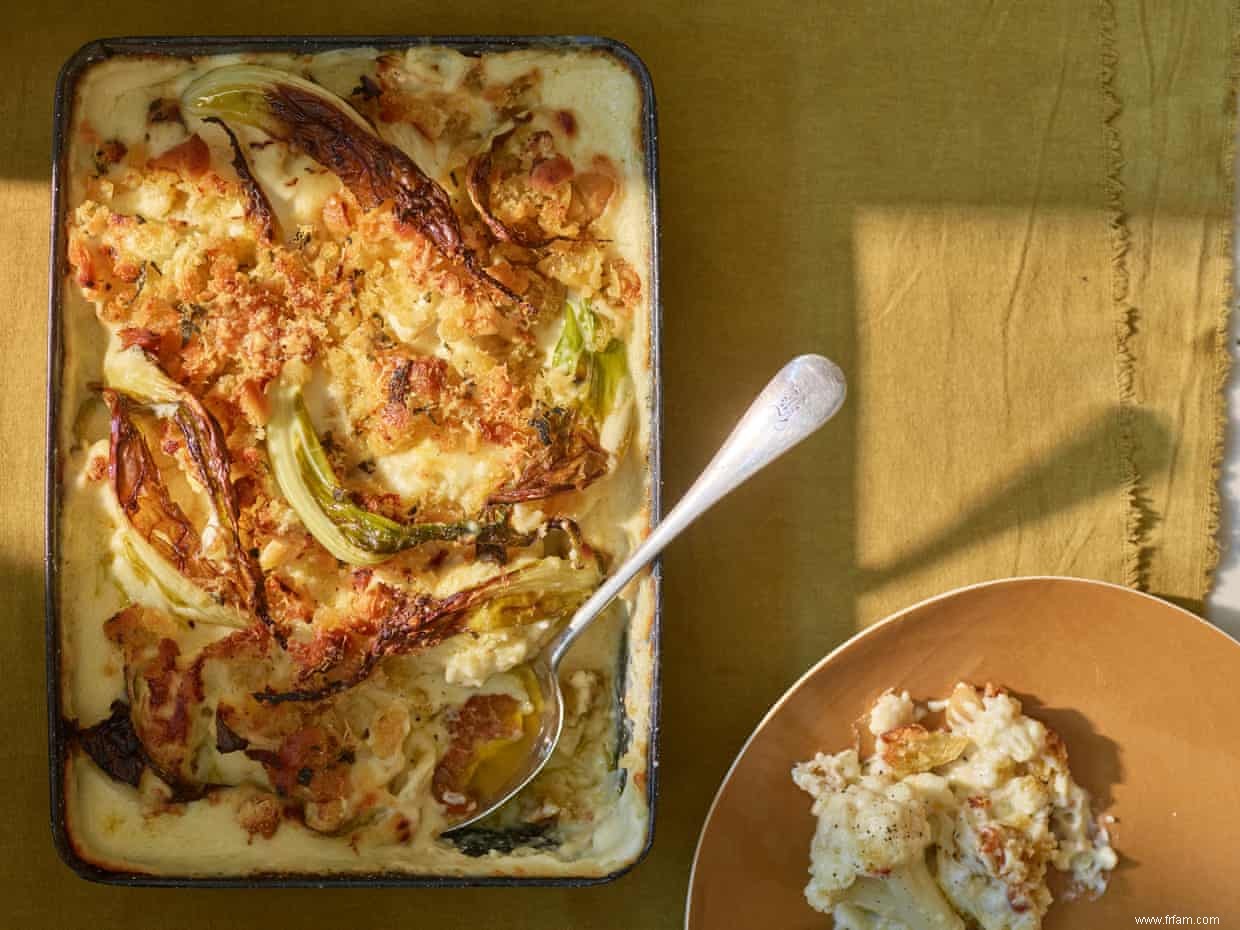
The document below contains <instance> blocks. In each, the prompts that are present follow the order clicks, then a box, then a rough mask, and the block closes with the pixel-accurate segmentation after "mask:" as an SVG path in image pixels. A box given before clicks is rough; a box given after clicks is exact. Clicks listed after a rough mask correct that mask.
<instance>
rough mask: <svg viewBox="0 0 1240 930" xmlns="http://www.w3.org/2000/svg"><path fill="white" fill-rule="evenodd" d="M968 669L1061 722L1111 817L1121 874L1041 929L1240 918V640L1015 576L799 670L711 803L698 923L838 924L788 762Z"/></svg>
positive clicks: (1092, 587)
mask: <svg viewBox="0 0 1240 930" xmlns="http://www.w3.org/2000/svg"><path fill="white" fill-rule="evenodd" d="M961 679H963V680H965V681H971V682H974V683H976V684H984V683H985V682H987V681H991V682H995V683H997V684H1000V683H1001V684H1004V685H1007V686H1008V687H1009V688H1010V689H1011V690H1012V691H1014V692H1015V693H1016V694H1017V695H1018V696H1019V697H1020V698H1021V700H1022V701H1023V702H1024V705H1025V712H1026V713H1028V714H1030V715H1031V716H1034V717H1036V718H1038V719H1039V720H1042V721H1043V722H1045V723H1046V724H1048V725H1049V726H1051V727H1053V728H1054V729H1056V730H1058V731H1059V733H1060V735H1061V736H1062V737H1063V738H1064V740H1065V741H1066V742H1067V744H1068V754H1069V760H1070V763H1071V766H1072V773H1073V775H1074V776H1075V777H1076V779H1077V780H1078V781H1079V782H1081V784H1083V785H1084V786H1085V787H1086V788H1088V789H1089V791H1090V792H1091V794H1092V795H1093V797H1094V801H1095V808H1096V809H1098V810H1100V811H1101V812H1105V813H1109V814H1112V815H1114V816H1115V818H1116V820H1117V823H1116V824H1115V825H1114V826H1113V827H1112V828H1111V836H1112V841H1113V843H1114V844H1115V847H1116V849H1117V850H1118V851H1119V853H1120V857H1121V861H1120V866H1119V868H1118V869H1117V870H1116V872H1115V874H1114V876H1113V878H1112V880H1111V887H1110V889H1109V890H1108V891H1107V893H1106V894H1105V895H1103V896H1102V897H1101V898H1099V899H1098V900H1096V901H1084V900H1081V901H1062V900H1060V901H1056V903H1055V904H1054V905H1053V906H1052V907H1051V911H1050V913H1049V914H1048V915H1047V919H1046V922H1045V924H1044V926H1045V927H1046V928H1047V930H1056V928H1057V930H1068V928H1103V927H1107V928H1110V927H1125V926H1127V927H1131V926H1134V925H1135V923H1134V918H1136V917H1140V916H1162V917H1166V916H1167V915H1176V916H1180V917H1193V918H1196V917H1217V918H1219V922H1218V923H1217V924H1216V925H1217V926H1223V927H1229V926H1235V927H1240V881H1238V880H1237V876H1238V875H1240V644H1237V643H1236V642H1235V641H1234V640H1232V639H1230V638H1229V637H1227V636H1226V635H1225V634H1223V633H1222V632H1220V631H1219V630H1217V629H1215V628H1214V627H1212V626H1210V625H1209V624H1207V623H1205V622H1204V621H1202V620H1200V619H1198V618H1197V617H1195V616H1194V615H1192V614H1190V613H1188V612H1187V611H1184V610H1181V609H1180V608H1178V607H1173V606H1172V605H1170V604H1167V603H1166V602H1164V601H1160V600H1158V599H1157V598H1154V597H1150V596H1149V595H1145V594H1140V593H1137V592H1135V591H1131V590H1129V589H1127V588H1122V587H1118V586H1115V585H1110V584H1104V583H1102V582H1096V581H1084V580H1080V579H1075V578H1015V579H1008V580H1004V581H995V582H990V583H987V584H981V585H976V586H974V587H969V588H962V589H960V590H958V591H952V592H950V593H948V594H944V595H942V596H940V597H937V598H934V599H933V600H929V601H926V602H924V603H921V604H918V605H917V606H915V607H911V608H909V609H908V610H905V611H903V612H901V613H898V614H896V615H894V616H892V617H890V618H888V619H887V620H885V621H883V622H882V623H879V624H877V625H875V626H873V627H871V628H870V629H868V630H866V631H865V632H864V633H862V634H860V635H858V636H856V637H854V638H853V639H852V640H850V641H849V642H847V643H845V644H844V645H843V646H841V647H840V648H839V649H837V650H836V651H835V652H833V653H831V654H830V655H829V656H827V657H826V658H825V659H823V660H822V661H821V662H820V663H818V665H816V666H815V667H814V668H813V669H811V670H810V671H809V672H808V673H807V674H806V675H805V677H803V678H802V679H801V680H800V681H798V682H797V683H796V684H795V685H793V686H792V688H791V689H790V690H789V691H788V693H787V694H785V695H784V696H783V698H781V699H780V700H779V702H778V703H777V704H776V705H775V707H774V708H773V709H772V710H771V712H770V713H769V714H768V715H767V717H766V719H764V720H763V721H762V722H761V723H760V724H759V725H758V728H757V730H755V731H754V734H753V736H751V737H750V738H749V742H747V743H746V744H745V747H744V748H743V749H742V750H741V753H740V755H739V756H738V757H737V759H736V762H735V763H734V764H733V766H732V769H731V771H730V772H729V773H728V775H727V777H726V778H725V779H724V782H723V785H722V787H721V788H720V789H719V794H718V795H717V796H716V797H715V802H714V804H713V805H712V807H711V810H710V813H709V814H708V815H707V818H706V825H705V827H704V828H703V830H702V836H701V839H700V840H699V842H698V849H697V855H696V857H695V859H694V864H693V874H692V876H691V878H690V882H689V902H688V911H687V914H686V919H685V924H686V927H687V928H688V930H747V928H756V930H799V928H804V930H810V928H814V930H823V928H825V927H829V926H830V925H831V920H830V918H828V917H826V916H824V915H822V914H819V913H817V912H815V911H813V910H811V909H810V907H809V905H808V904H806V903H805V898H804V895H803V889H804V887H805V883H806V881H807V880H808V878H809V875H808V869H809V845H810V838H811V837H812V836H813V832H814V819H813V817H812V816H811V815H810V798H809V797H808V796H807V795H805V794H804V793H802V792H801V791H800V790H799V789H798V788H796V786H794V785H793V784H792V779H791V778H790V776H789V773H790V770H791V769H792V765H793V763H795V762H799V761H801V760H803V759H808V758H810V757H811V756H813V754H814V753H815V752H818V751H827V752H835V751H837V750H839V749H842V748H844V747H846V746H848V745H849V744H850V742H851V740H852V732H851V725H852V723H853V721H855V720H856V719H857V718H858V717H860V716H862V715H863V714H864V713H866V712H867V711H868V709H869V707H870V705H871V704H872V703H873V701H874V699H875V698H876V697H877V696H878V695H879V694H880V693H881V692H882V691H884V690H885V689H887V688H897V689H907V690H908V691H909V692H910V693H911V694H912V696H913V697H914V698H917V699H926V698H931V697H942V696H944V695H946V694H947V693H948V691H949V690H950V688H951V686H952V685H953V684H954V683H955V682H956V681H957V680H961ZM1054 888H1055V886H1054V884H1052V890H1054ZM1172 925H1174V923H1173V924H1172Z"/></svg>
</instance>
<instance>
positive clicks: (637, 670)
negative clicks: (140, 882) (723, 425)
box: [54, 44, 657, 878]
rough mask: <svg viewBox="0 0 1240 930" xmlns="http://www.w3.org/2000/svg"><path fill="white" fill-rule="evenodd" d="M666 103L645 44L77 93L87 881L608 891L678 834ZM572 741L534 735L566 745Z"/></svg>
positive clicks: (156, 76)
mask: <svg viewBox="0 0 1240 930" xmlns="http://www.w3.org/2000/svg"><path fill="white" fill-rule="evenodd" d="M649 106H650V100H649V99H648V95H647V85H646V84H645V83H644V82H643V81H642V80H641V79H640V75H639V74H638V73H635V71H634V66H633V63H632V62H631V61H629V60H628V59H626V58H623V57H622V56H619V55H617V54H616V53H615V52H614V50H612V49H610V47H607V46H602V47H590V46H589V45H588V44H587V45H578V46H571V45H564V46H562V47H560V46H554V45H544V46H541V47H540V46H534V47H529V48H514V49H510V50H502V49H496V50H494V51H475V52H473V53H471V54H462V53H461V52H460V51H458V50H455V49H453V48H449V47H439V46H435V45H426V46H418V47H412V48H402V49H390V48H389V49H382V50H379V49H373V48H354V49H337V50H331V51H321V52H318V53H315V54H291V53H278V52H263V53H250V54H227V55H225V54H220V55H201V54H200V55H187V56H185V57H176V56H171V55H169V56H160V55H139V54H129V55H126V54H119V55H112V56H111V57H108V58H107V59H106V60H102V61H98V62H94V63H91V64H89V65H88V66H86V67H85V68H84V69H83V70H82V71H81V73H79V74H78V75H77V77H76V83H75V93H74V96H73V100H72V112H71V118H70V121H69V123H68V135H67V137H66V138H65V140H64V142H65V145H66V151H65V153H64V155H63V158H64V161H63V162H62V166H61V171H62V176H61V178H60V183H61V185H62V196H63V197H65V201H64V210H63V217H62V222H63V230H62V233H63V236H64V239H63V242H64V245H65V248H66V256H67V262H66V265H67V267H65V268H64V269H63V272H64V274H65V280H64V283H63V286H62V288H61V292H62V300H61V306H60V314H61V320H60V326H61V332H62V339H63V347H62V352H61V358H62V366H61V371H60V373H59V374H58V375H55V376H54V377H55V381H54V383H55V384H56V385H57V386H58V390H59V397H58V403H57V409H58V411H59V419H58V421H57V422H56V423H55V424H54V429H55V433H54V438H55V442H56V445H57V449H58V453H59V461H58V466H57V467H58V472H57V473H58V475H59V480H60V484H59V488H58V501H59V511H58V514H57V517H58V523H57V527H58V543H59V558H58V560H57V562H56V564H55V566H54V569H55V571H56V573H57V574H56V580H55V596H56V599H57V604H58V611H57V627H56V637H57V638H56V647H57V648H58V659H59V662H58V666H57V667H58V668H59V672H60V681H59V689H60V691H59V703H60V714H59V718H58V719H57V720H56V721H54V725H56V726H58V727H59V728H60V731H61V732H60V734H59V735H60V737H61V738H63V741H64V748H63V758H62V760H61V764H62V767H63V770H62V771H61V773H60V775H61V778H62V782H61V784H60V785H59V786H58V787H59V789H60V790H61V791H62V792H63V798H62V803H63V808H62V814H63V821H64V826H63V829H64V834H65V836H64V839H65V841H66V844H67V846H68V847H69V849H70V851H71V852H70V854H71V856H73V857H75V858H76V859H77V860H78V862H79V863H81V864H84V865H87V866H89V867H90V868H92V869H94V870H96V872H95V877H100V876H103V877H106V875H108V874H125V875H129V876H136V877H141V876H174V877H175V876H186V877H215V878H227V877H245V876H252V875H257V874H260V873H261V874H276V875H286V876H288V875H292V876H296V875H307V876H331V875H340V874H366V875H372V874H387V875H398V876H399V875H405V876H441V877H442V876H448V877H453V876H455V877H471V876H493V877H494V876H500V877H503V876H507V877H514V876H518V877H533V878H538V877H544V878H556V877H571V878H597V877H602V876H606V875H608V874H611V873H614V872H616V871H617V870H619V869H622V868H623V867H624V866H626V865H628V864H631V863H632V862H633V861H635V860H636V858H638V857H639V856H640V854H641V852H642V850H643V849H644V848H645V846H646V845H647V842H648V836H649V832H650V822H649V820H650V813H649V812H650V798H649V788H650V785H649V780H648V773H649V766H650V759H649V749H650V743H651V703H652V696H653V688H652V684H651V680H652V675H653V669H652V663H653V655H652V641H651V632H652V624H653V617H654V608H655V593H656V592H655V587H654V582H653V579H651V578H650V577H646V578H644V579H643V580H641V581H640V582H638V583H635V584H634V585H633V586H632V587H631V588H630V589H629V593H628V594H627V596H626V597H624V598H623V599H622V601H621V602H619V603H618V604H617V605H615V606H614V607H613V608H612V613H613V615H612V616H611V617H610V619H609V620H608V621H607V622H605V623H601V624H599V627H598V629H592V630H591V632H590V635H589V636H588V637H587V638H586V640H584V641H583V642H582V643H581V644H580V645H579V646H578V647H577V648H576V649H575V650H574V652H573V653H572V655H571V656H570V657H569V659H568V661H567V663H566V666H565V667H564V669H563V671H562V679H563V684H564V685H565V689H566V694H567V697H568V700H567V708H566V731H565V735H564V738H563V740H562V742H561V745H560V748H559V749H558V750H557V754H556V756H555V757H554V758H553V759H552V761H551V763H550V765H549V766H548V767H547V769H546V770H545V771H544V772H543V774H541V775H540V776H539V778H538V779H537V780H536V781H535V782H534V783H533V784H531V785H530V786H529V787H528V788H527V789H526V790H525V791H524V792H523V793H522V794H521V795H520V796H519V797H518V798H517V799H516V800H515V801H514V802H512V803H510V804H509V805H507V806H506V807H505V808H504V809H502V810H501V811H500V812H499V813H497V814H496V815H494V816H493V817H492V818H490V819H489V820H487V821H483V822H482V823H481V824H480V825H477V826H472V827H470V828H468V829H465V830H462V831H456V832H451V827H452V825H453V823H454V822H455V821H458V820H461V819H463V818H465V817H467V816H468V815H469V814H470V812H471V811H472V810H473V809H474V807H475V805H476V800H475V793H480V794H484V793H485V792H487V791H489V790H492V788H491V786H492V785H493V784H495V783H497V782H498V783H502V780H503V778H504V777H505V772H506V771H507V770H508V769H510V768H511V767H512V766H513V765H516V764H519V763H520V761H521V760H522V759H523V754H524V753H526V752H528V746H527V745H526V744H527V742H528V738H529V735H530V729H531V727H532V726H534V725H536V719H537V714H538V709H539V704H540V701H541V696H540V695H539V693H538V689H537V687H535V686H534V683H533V679H532V676H531V675H530V674H529V673H528V672H526V671H525V669H524V668H523V663H525V662H526V661H527V660H528V659H530V658H531V657H532V656H533V655H534V654H535V653H536V652H537V650H538V649H539V648H540V647H541V645H542V644H543V643H544V642H546V641H547V640H548V639H549V638H550V637H551V636H552V635H553V634H554V633H555V631H556V630H557V629H558V628H559V626H560V624H561V623H562V622H563V621H564V620H566V618H567V617H568V616H569V615H570V614H571V613H572V612H573V610H575V609H576V607H577V606H578V605H579V604H580V603H581V602H582V601H583V600H585V598H586V597H587V596H588V595H589V594H590V593H591V592H592V591H593V590H594V589H595V588H596V587H597V586H598V584H599V583H600V581H601V579H602V578H603V577H605V575H606V573H607V571H608V568H609V566H611V565H614V564H616V563H617V562H618V560H620V559H623V558H624V557H625V555H627V553H628V552H629V551H631V549H632V548H633V547H634V545H635V544H636V543H637V542H639V541H640V540H641V539H642V538H643V536H644V535H645V534H646V532H647V531H648V529H649V526H650V522H651V519H652V509H653V502H654V497H653V492H654V487H653V480H652V470H653V467H654V464H655V463H654V460H653V458H652V455H651V449H652V442H653V441H652V433H653V431H654V430H655V429H657V422H656V421H654V418H653V415H654V411H655V404H654V382H653V378H652V365H653V362H652V358H653V355H652V321H653V319H654V297H653V294H652V291H653V286H654V280H653V277H654V255H653V248H654V245H653V228H652V222H651V218H652V216H653V201H652V198H653V196H654V192H653V190H652V188H651V184H650V173H649V168H650V166H649V164H648V157H649V156H648V152H647V150H646V148H645V146H646V145H647V143H648V142H650V141H651V140H649V139H647V138H645V136H646V132H645V127H646V118H647V113H646V111H647V109H648V108H649ZM531 721H535V723H532V722H531Z"/></svg>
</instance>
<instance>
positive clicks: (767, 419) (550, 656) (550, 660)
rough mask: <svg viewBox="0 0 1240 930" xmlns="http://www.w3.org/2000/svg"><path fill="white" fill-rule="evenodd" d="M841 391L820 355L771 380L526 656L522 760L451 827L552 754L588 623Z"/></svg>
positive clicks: (803, 432)
mask: <svg viewBox="0 0 1240 930" xmlns="http://www.w3.org/2000/svg"><path fill="white" fill-rule="evenodd" d="M845 393H846V387H845V382H844V373H843V372H842V371H840V369H839V367H838V366H836V364H835V363H834V362H832V361H830V360H829V359H826V358H823V357H822V356H821V355H801V356H798V357H797V358H794V359H793V360H792V361H790V362H789V363H788V364H787V365H785V366H784V367H783V368H782V369H781V370H780V372H779V374H777V375H776V376H775V377H774V378H772V379H771V381H770V383H769V384H767V386H766V387H765V388H763V389H762V393H761V394H759V395H758V397H757V399H756V400H754V402H753V403H752V404H751V405H750V407H749V409H748V410H747V411H745V415H744V416H743V417H741V421H740V422H739V423H737V424H736V428H735V429H734V430H732V434H731V435H730V436H729V437H728V438H727V440H725V441H724V443H723V445H722V446H721V447H720V448H719V451H718V452H716V453H715V457H714V458H713V459H711V461H710V464H709V465H707V466H706V468H705V470H704V471H703V472H702V474H700V475H699V476H698V479H697V481H695V482H694V483H693V486H692V487H691V488H689V490H688V491H686V492H685V496H684V497H682V498H681V499H680V502H679V503H678V504H677V505H676V506H675V507H673V508H672V510H671V511H670V512H669V513H668V514H667V516H666V517H664V518H663V520H662V521H661V522H660V523H659V524H658V526H656V527H655V528H654V529H653V530H652V531H651V532H650V535H649V536H647V537H646V539H645V541H644V542H643V543H642V544H641V545H640V546H638V547H637V548H636V549H635V550H633V553H632V554H631V555H630V556H629V557H628V559H626V560H625V561H624V563H623V564H622V565H620V567H619V568H617V569H616V570H615V571H614V572H613V573H612V574H611V576H610V577H609V578H608V579H607V580H606V581H605V582H603V584H602V586H600V587H599V588H598V590H597V591H595V592H594V594H593V595H591V596H590V598H589V600H587V601H586V602H585V603H584V604H582V605H581V607H579V608H578V609H577V612H576V613H575V614H573V618H572V619H571V620H570V621H569V622H568V625H567V626H565V627H564V629H563V630H561V631H560V632H559V633H558V634H556V636H555V637H554V638H553V639H552V640H551V641H550V642H548V643H547V644H546V646H544V647H543V649H542V651H541V652H540V653H539V654H538V656H537V657H536V658H535V659H534V660H533V661H532V662H531V663H530V665H529V667H530V670H531V671H532V672H533V673H534V677H535V679H536V681H537V682H538V688H539V690H540V691H541V692H542V699H543V707H542V719H541V721H540V725H539V730H538V734H537V736H536V737H535V738H534V744H533V746H532V748H531V749H530V754H529V757H528V759H527V762H526V765H525V767H524V768H523V769H521V770H520V771H517V772H515V773H514V774H513V776H512V777H511V778H510V779H509V780H508V781H507V783H506V784H505V786H504V787H503V788H502V789H500V790H499V791H497V792H495V793H494V795H493V796H492V797H490V798H475V799H474V800H475V801H476V802H477V804H478V807H477V808H476V809H475V811H474V813H472V814H470V815H469V816H468V817H466V818H465V819H464V820H461V821H459V822H458V823H456V824H453V826H452V827H451V830H460V829H463V828H464V827H467V826H469V825H470V824H472V823H476V822H477V821H479V820H481V819H482V818H484V817H486V816H487V815H489V814H491V813H492V812H493V811H495V810H496V809H497V808H499V807H500V806H501V805H503V804H505V803H506V802H507V801H508V800H509V799H511V798H512V796H513V795H515V794H516V793H517V792H518V791H520V790H521V789H522V788H524V787H525V786H526V785H528V784H529V783H530V781H531V780H532V779H533V778H534V776H535V775H537V774H538V773H539V772H541V771H542V769H543V766H545V765H546V764H547V760H548V759H550V758H551V754H552V753H553V752H554V751H555V746H556V743H558V742H559V739H560V732H561V730H563V728H564V695H563V693H562V692H561V691H560V679H559V675H558V674H557V672H558V670H559V666H560V662H561V661H563V659H564V655H565V653H567V652H568V650H569V648H570V647H571V646H572V645H573V643H574V642H576V640H577V637H579V636H580V635H581V634H582V633H583V632H584V631H585V629H586V627H588V626H589V625H590V623H592V622H593V621H594V619H595V618H597V617H598V616H599V614H601V613H602V612H603V610H604V609H605V608H606V607H607V605H608V604H610V603H611V601H612V599H613V598H614V597H615V596H616V595H617V594H619V593H620V592H621V591H622V590H623V589H624V586H625V585H627V584H628V583H629V582H630V581H632V580H633V577H634V576H635V575H636V574H637V573H638V572H640V571H641V570H642V569H643V568H645V567H646V566H647V565H648V564H650V562H652V561H653V560H654V557H655V556H657V555H658V554H659V553H660V552H662V551H663V548H664V547H665V546H666V545H667V544H668V543H670V542H671V541H672V540H673V539H675V538H676V537H677V536H679V535H680V533H681V531H683V530H684V529H685V528H686V527H687V526H688V525H689V524H690V523H692V522H693V521H694V520H696V519H697V518H698V517H700V516H701V515H702V514H703V513H705V512H706V511H707V510H709V509H710V508H711V507H712V506H713V505H714V504H715V503H716V502H717V501H718V500H719V499H720V498H721V497H723V496H724V495H726V494H728V493H730V492H731V491H734V490H735V489H736V488H737V487H738V486H739V485H740V484H741V483H742V482H744V481H745V480H746V479H748V478H749V477H750V476H752V475H753V474H754V473H755V472H757V471H760V470H761V469H762V468H764V467H765V466H767V465H769V464H770V463H771V462H773V461H774V460H775V459H776V458H778V457H779V456H781V455H783V454H784V453H785V452H787V451H788V450H789V449H791V448H792V447H793V446H795V445H796V444H797V443H799V442H800V441H801V440H802V439H804V438H805V437H807V436H809V435H810V434H811V433H813V432H814V431H815V430H817V429H818V428H819V427H820V426H822V425H823V424H824V423H826V422H827V420H829V419H831V417H833V416H834V415H835V413H836V411H838V410H839V409H840V406H841V405H842V404H843V403H844V395H845ZM449 832H451V831H449Z"/></svg>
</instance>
